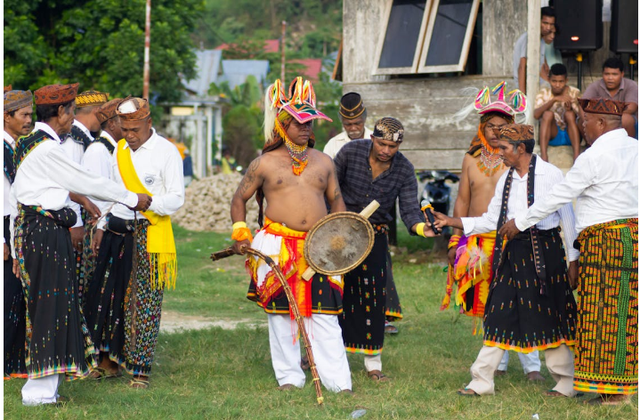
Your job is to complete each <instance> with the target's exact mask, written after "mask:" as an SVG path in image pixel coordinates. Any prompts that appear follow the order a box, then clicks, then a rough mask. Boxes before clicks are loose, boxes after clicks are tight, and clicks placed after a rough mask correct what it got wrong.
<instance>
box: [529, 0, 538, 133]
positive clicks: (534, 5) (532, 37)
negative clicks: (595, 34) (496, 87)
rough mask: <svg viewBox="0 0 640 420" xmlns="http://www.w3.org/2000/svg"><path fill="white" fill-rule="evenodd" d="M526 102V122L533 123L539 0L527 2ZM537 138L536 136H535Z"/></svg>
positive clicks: (536, 83)
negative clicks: (527, 108)
mask: <svg viewBox="0 0 640 420" xmlns="http://www.w3.org/2000/svg"><path fill="white" fill-rule="evenodd" d="M527 5H528V9H527V81H526V86H527V102H528V103H529V105H528V106H529V107H531V108H530V109H529V112H528V113H527V114H528V116H529V118H528V119H527V124H531V125H533V123H534V122H535V120H534V118H533V107H535V101H536V95H537V94H538V89H539V87H540V42H541V40H540V0H529V1H528V2H527ZM536 138H537V136H536Z"/></svg>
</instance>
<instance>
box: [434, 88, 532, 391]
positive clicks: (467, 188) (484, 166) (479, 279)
mask: <svg viewBox="0 0 640 420" xmlns="http://www.w3.org/2000/svg"><path fill="white" fill-rule="evenodd" d="M485 89H486V88H485ZM501 89H502V90H503V92H502V93H500V92H498V98H499V99H498V100H497V101H493V102H490V99H488V103H485V104H478V105H477V106H476V109H477V110H478V113H479V114H480V126H479V127H478V133H477V134H476V137H474V139H473V140H472V141H471V146H470V148H469V151H468V152H467V153H466V154H465V156H464V159H463V160H462V173H461V175H460V186H459V189H458V197H457V198H456V202H455V205H454V207H453V217H479V216H482V214H483V213H485V212H486V211H487V208H488V207H489V202H490V201H491V198H492V197H493V195H494V194H495V188H496V184H497V182H498V179H500V176H501V175H502V174H503V173H504V171H505V170H506V166H505V165H504V164H503V162H502V157H501V156H500V153H499V150H498V148H497V147H498V138H497V136H496V134H495V133H494V129H495V128H499V127H501V126H503V125H506V124H511V123H513V120H514V114H515V113H516V112H517V110H514V108H513V107H512V105H510V104H507V103H506V102H504V90H505V89H506V84H504V85H503V86H502V88H501ZM493 91H496V88H494V89H493ZM487 95H488V90H487ZM479 97H480V95H479ZM487 97H488V96H487ZM523 110H524V109H523ZM495 237H496V232H495V231H493V232H489V233H484V234H478V235H471V236H469V237H466V236H464V235H462V231H461V230H459V229H454V231H453V235H452V236H451V240H450V241H449V252H448V258H449V270H448V273H449V274H448V278H447V294H446V296H445V298H444V301H443V302H442V307H441V309H446V308H447V307H448V306H449V302H450V299H451V294H452V292H453V284H454V283H457V285H458V290H457V292H456V295H455V304H456V306H460V307H461V309H462V311H463V312H464V313H465V314H466V315H468V316H472V317H476V319H477V318H480V319H482V318H483V317H484V307H485V303H486V301H487V296H488V294H489V285H490V284H491V279H492V278H493V270H492V263H493V247H494V244H495ZM474 334H475V328H474ZM518 355H519V356H520V361H521V363H522V366H523V368H524V371H525V374H526V375H527V377H528V378H529V379H530V380H544V378H543V377H542V375H540V359H539V357H538V352H537V351H536V352H533V353H530V354H524V353H518ZM508 362H509V353H508V352H505V356H504V357H503V359H502V362H501V363H500V366H499V367H498V372H497V374H498V375H501V374H502V375H504V374H505V373H506V370H507V364H508Z"/></svg>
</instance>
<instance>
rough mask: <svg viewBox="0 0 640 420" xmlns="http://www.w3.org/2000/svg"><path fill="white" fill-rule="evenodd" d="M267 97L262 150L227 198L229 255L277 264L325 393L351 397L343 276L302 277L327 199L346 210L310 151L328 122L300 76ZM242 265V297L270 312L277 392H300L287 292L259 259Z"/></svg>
mask: <svg viewBox="0 0 640 420" xmlns="http://www.w3.org/2000/svg"><path fill="white" fill-rule="evenodd" d="M265 99H266V100H265V104H266V105H265V146H264V148H263V153H262V156H260V157H258V158H257V159H255V160H254V161H253V162H252V163H251V165H250V166H249V169H248V170H247V173H246V175H245V176H244V178H243V179H242V182H241V183H240V185H239V187H238V189H237V191H236V193H235V195H234V196H233V199H232V201H231V218H232V220H233V234H232V239H234V240H235V241H236V242H235V244H234V250H235V251H236V252H237V253H239V254H244V253H245V250H246V247H248V246H251V247H252V248H254V249H256V250H258V251H261V252H262V253H264V254H266V255H268V256H269V257H271V258H273V259H274V261H276V262H277V263H278V265H279V267H280V269H281V270H282V272H283V274H284V276H285V278H286V279H287V283H288V284H289V285H290V287H291V289H292V292H293V295H294V297H295V300H296V303H297V304H298V307H299V309H300V313H301V315H302V316H303V318H304V321H305V323H306V325H307V326H308V329H309V330H310V331H313V333H312V334H310V337H309V338H310V340H311V345H312V347H313V353H314V356H315V361H316V365H317V369H318V374H319V376H320V379H321V381H322V384H323V385H324V386H325V387H326V388H327V389H329V390H330V391H334V392H340V391H349V392H350V391H351V373H350V371H349V364H348V362H347V356H346V352H345V349H344V346H343V344H342V330H341V329H340V324H339V323H338V315H339V314H340V313H341V312H342V289H343V282H342V277H341V276H326V275H321V274H316V275H314V276H313V278H312V279H311V280H310V281H305V280H303V279H302V273H304V271H305V270H306V269H307V267H308V264H307V262H306V260H305V258H304V255H303V247H304V240H305V238H306V236H307V232H308V231H309V229H311V227H312V226H313V225H314V224H315V223H316V222H317V221H318V220H320V219H321V218H322V217H323V216H325V215H326V214H327V210H326V205H325V201H324V200H325V198H326V199H327V200H328V202H329V204H330V206H331V211H332V212H336V211H344V210H346V208H345V205H344V202H343V201H342V196H341V193H340V187H339V185H338V181H337V178H336V173H335V169H334V166H333V162H332V161H331V158H330V157H329V156H327V155H325V154H324V153H322V152H320V151H317V150H315V149H313V145H314V143H315V140H314V137H313V132H312V121H313V120H314V119H326V120H329V121H331V120H330V119H329V118H328V117H327V116H326V115H324V114H323V113H321V112H320V111H318V110H317V109H316V108H315V93H314V91H313V86H312V85H311V82H309V81H304V80H303V79H302V78H301V77H297V78H296V79H295V80H294V81H293V83H292V84H291V86H290V87H289V95H288V96H287V95H285V93H284V89H283V86H282V83H281V81H280V80H276V82H275V83H274V84H273V85H271V86H270V87H269V89H267V94H266V98H265ZM254 194H256V199H257V200H258V204H259V206H260V213H259V216H258V222H259V224H260V226H261V229H260V230H259V231H258V233H257V235H256V237H255V239H252V237H251V231H250V230H249V229H248V228H247V227H246V223H245V217H246V203H247V201H248V200H249V199H250V198H251V197H252V196H253V195H254ZM265 198H266V201H267V207H266V209H264V213H263V201H264V199H265ZM263 214H264V220H263ZM246 264H247V268H248V270H249V272H250V274H251V284H250V286H249V292H248V295H247V297H248V298H249V299H251V300H254V301H255V302H256V303H257V304H258V305H259V306H260V307H262V308H264V311H265V312H266V313H267V314H268V315H267V317H268V321H269V345H270V348H271V360H272V364H273V370H274V371H275V374H276V379H277V380H278V384H279V387H278V389H281V390H287V389H291V388H292V387H298V388H301V387H302V386H303V385H304V383H305V374H304V372H303V370H302V368H301V367H300V341H299V340H298V330H297V325H296V322H295V321H294V320H293V319H292V316H291V313H290V308H289V303H288V301H287V298H286V295H285V293H284V290H283V288H282V286H281V285H280V283H279V282H278V279H277V278H276V277H275V274H274V272H273V270H272V269H271V267H269V266H268V265H267V264H266V263H265V262H264V261H262V260H259V259H258V258H257V257H248V259H247V263H246Z"/></svg>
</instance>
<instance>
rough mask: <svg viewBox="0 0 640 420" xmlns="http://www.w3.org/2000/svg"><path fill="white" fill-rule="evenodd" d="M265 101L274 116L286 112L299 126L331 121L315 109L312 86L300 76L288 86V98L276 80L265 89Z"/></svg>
mask: <svg viewBox="0 0 640 420" xmlns="http://www.w3.org/2000/svg"><path fill="white" fill-rule="evenodd" d="M267 100H268V102H267V104H268V106H269V108H270V109H271V110H273V111H275V115H278V114H280V112H282V111H286V112H287V113H288V114H289V115H291V116H292V117H293V118H295V119H296V121H298V122H299V123H300V124H305V123H307V122H309V121H311V120H318V119H322V120H327V121H332V120H331V118H329V117H327V116H326V115H325V114H323V113H322V112H320V111H319V110H318V109H317V108H316V93H315V91H314V90H313V85H312V84H311V82H310V81H309V80H303V79H302V77H300V76H298V77H296V78H295V79H294V80H293V82H291V85H289V97H287V96H286V95H285V93H284V87H283V86H282V82H281V81H280V79H278V80H276V81H275V82H274V83H273V84H272V85H271V86H269V88H268V89H267ZM265 118H266V117H265ZM265 124H266V121H265Z"/></svg>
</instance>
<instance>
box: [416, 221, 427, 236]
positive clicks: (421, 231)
mask: <svg viewBox="0 0 640 420" xmlns="http://www.w3.org/2000/svg"><path fill="white" fill-rule="evenodd" d="M425 224H426V223H418V224H417V225H416V235H419V236H422V237H423V238H426V236H425V234H424V225H425Z"/></svg>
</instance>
